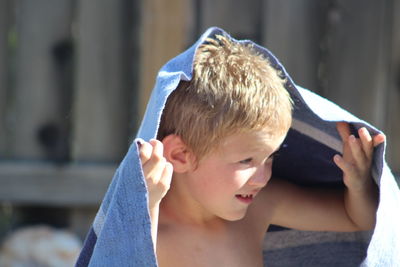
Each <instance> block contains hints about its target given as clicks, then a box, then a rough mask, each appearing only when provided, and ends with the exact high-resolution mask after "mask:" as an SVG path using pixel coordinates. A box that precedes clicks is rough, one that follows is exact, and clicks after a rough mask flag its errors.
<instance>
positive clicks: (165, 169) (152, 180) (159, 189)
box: [139, 139, 173, 209]
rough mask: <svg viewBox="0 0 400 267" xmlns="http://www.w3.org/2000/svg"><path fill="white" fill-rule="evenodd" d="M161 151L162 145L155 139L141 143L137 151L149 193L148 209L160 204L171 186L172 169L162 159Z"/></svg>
mask: <svg viewBox="0 0 400 267" xmlns="http://www.w3.org/2000/svg"><path fill="white" fill-rule="evenodd" d="M163 150H164V149H163V144H162V143H161V142H160V141H158V140H155V139H152V140H150V142H142V144H141V146H140V149H139V153H140V160H141V162H142V168H143V173H144V177H145V179H146V184H147V190H148V191H149V208H150V209H152V208H154V207H155V206H156V205H159V204H160V202H161V199H162V198H163V197H164V196H165V195H166V194H167V192H168V190H169V187H170V184H171V179H172V172H173V167H172V164H171V163H169V162H167V160H166V159H165V158H164V156H163Z"/></svg>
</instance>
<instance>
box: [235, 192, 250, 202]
mask: <svg viewBox="0 0 400 267" xmlns="http://www.w3.org/2000/svg"><path fill="white" fill-rule="evenodd" d="M235 197H236V198H237V199H238V200H240V201H241V202H243V203H245V204H250V203H251V202H252V201H253V194H238V195H235Z"/></svg>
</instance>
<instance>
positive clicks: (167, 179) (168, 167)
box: [160, 162, 173, 191]
mask: <svg viewBox="0 0 400 267" xmlns="http://www.w3.org/2000/svg"><path fill="white" fill-rule="evenodd" d="M172 173H173V166H172V164H171V163H169V162H166V163H165V165H164V170H163V172H162V176H161V179H160V182H161V184H162V186H163V187H164V190H165V191H168V190H169V188H170V185H171V180H172Z"/></svg>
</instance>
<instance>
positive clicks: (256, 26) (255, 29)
mask: <svg viewBox="0 0 400 267" xmlns="http://www.w3.org/2000/svg"><path fill="white" fill-rule="evenodd" d="M199 3H200V10H199V11H198V12H200V14H199V16H200V18H199V23H200V25H199V29H200V32H204V31H205V30H206V29H207V28H209V27H211V26H218V27H221V28H222V29H224V30H225V31H227V32H228V33H230V34H231V35H232V36H233V37H235V38H236V39H251V40H253V41H256V42H259V41H260V26H261V25H260V24H261V16H262V13H261V11H262V9H261V4H262V3H261V0H247V1H242V0H219V1H214V0H203V1H199Z"/></svg>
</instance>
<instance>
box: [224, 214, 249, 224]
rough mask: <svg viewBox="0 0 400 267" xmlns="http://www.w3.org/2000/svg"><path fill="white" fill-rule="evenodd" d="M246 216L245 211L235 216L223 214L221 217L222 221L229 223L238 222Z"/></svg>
mask: <svg viewBox="0 0 400 267" xmlns="http://www.w3.org/2000/svg"><path fill="white" fill-rule="evenodd" d="M245 216H246V211H244V212H241V213H237V214H225V215H224V216H221V218H222V219H224V220H226V221H230V222H234V221H239V220H241V219H243V218H244V217H245Z"/></svg>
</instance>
